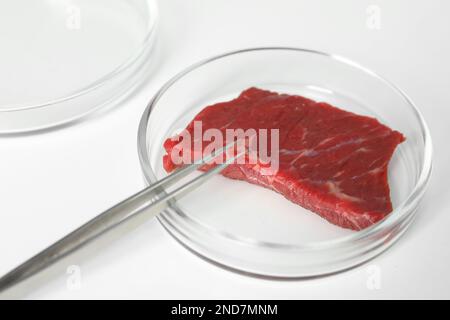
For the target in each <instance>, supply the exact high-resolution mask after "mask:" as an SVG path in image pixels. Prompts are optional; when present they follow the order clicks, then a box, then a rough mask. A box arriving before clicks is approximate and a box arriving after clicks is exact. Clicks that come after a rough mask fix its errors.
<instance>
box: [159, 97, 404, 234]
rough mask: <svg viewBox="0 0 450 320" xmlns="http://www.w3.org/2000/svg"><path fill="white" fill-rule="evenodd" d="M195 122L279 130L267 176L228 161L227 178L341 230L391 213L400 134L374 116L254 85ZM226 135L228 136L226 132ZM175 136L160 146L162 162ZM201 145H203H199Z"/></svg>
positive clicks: (167, 163) (170, 167)
mask: <svg viewBox="0 0 450 320" xmlns="http://www.w3.org/2000/svg"><path fill="white" fill-rule="evenodd" d="M194 121H201V122H202V126H203V129H204V130H206V129H208V128H217V129H220V130H221V131H222V132H223V133H224V131H225V129H237V128H241V129H244V130H246V129H249V128H254V129H260V128H264V129H273V128H278V129H279V169H278V171H277V172H276V174H275V175H264V174H262V173H261V166H259V165H251V164H232V165H229V166H228V167H227V168H226V169H224V170H223V171H222V174H223V175H224V176H225V177H228V178H232V179H239V180H245V181H247V182H250V183H253V184H257V185H261V186H264V187H266V188H270V189H272V190H274V191H276V192H279V193H280V194H282V195H283V196H284V197H286V198H287V199H289V200H291V201H292V202H294V203H296V204H299V205H301V206H302V207H304V208H307V209H309V210H311V211H313V212H316V213H317V214H319V215H320V216H322V217H323V218H325V219H326V220H328V221H329V222H331V223H333V224H336V225H338V226H341V227H344V228H350V229H354V230H361V229H364V228H367V227H368V226H370V225H372V224H374V223H376V222H378V221H379V220H381V219H383V218H384V217H385V216H386V215H388V214H389V213H390V212H391V211H392V203H391V200H390V192H389V185H388V171H387V170H388V163H389V161H390V159H391V157H392V155H393V153H394V151H395V148H396V147H397V145H398V144H400V143H401V142H402V141H404V140H405V138H404V136H403V135H402V134H401V133H399V132H397V131H394V130H391V129H390V128H388V127H387V126H385V125H383V124H381V123H379V122H378V121H377V120H376V119H374V118H370V117H366V116H360V115H356V114H354V113H351V112H347V111H344V110H341V109H338V108H336V107H333V106H331V105H329V104H327V103H323V102H315V101H313V100H310V99H307V98H304V97H301V96H293V95H287V94H278V93H276V92H270V91H266V90H261V89H257V88H250V89H247V90H245V91H243V92H242V93H241V94H240V95H239V97H238V98H236V99H234V100H231V101H229V102H222V103H217V104H215V105H212V106H208V107H206V108H204V109H203V110H202V111H201V112H200V113H199V114H197V116H196V117H195V118H194V120H193V121H192V122H191V123H190V124H189V125H188V126H187V128H186V130H187V132H189V133H191V134H193V127H194V125H193V123H194ZM224 134H225V133H224ZM179 142H180V136H176V137H173V138H169V139H167V140H166V141H165V143H164V148H165V149H166V152H167V154H166V155H165V156H164V159H163V163H164V168H165V169H166V171H168V172H170V171H172V170H174V169H175V168H177V167H178V166H177V165H175V164H174V162H173V161H172V159H171V157H170V156H169V155H170V154H171V151H172V149H173V148H174V146H176V145H177V144H178V143H179ZM202 147H204V145H202Z"/></svg>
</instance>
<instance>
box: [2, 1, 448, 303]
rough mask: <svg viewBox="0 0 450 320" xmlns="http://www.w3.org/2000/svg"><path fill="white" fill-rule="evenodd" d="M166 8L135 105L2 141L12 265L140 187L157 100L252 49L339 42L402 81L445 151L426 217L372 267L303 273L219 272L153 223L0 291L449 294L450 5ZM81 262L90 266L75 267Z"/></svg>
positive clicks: (337, 46)
mask: <svg viewBox="0 0 450 320" xmlns="http://www.w3.org/2000/svg"><path fill="white" fill-rule="evenodd" d="M369 5H376V6H378V8H379V9H380V14H381V15H380V20H379V21H380V25H379V26H380V29H373V28H370V27H369V26H370V24H369V25H368V24H367V19H368V18H369V14H370V10H369V13H368V12H367V8H368V6H369ZM160 10H161V24H160V39H159V42H158V46H159V50H160V55H159V58H158V59H159V60H158V68H157V69H156V70H155V71H154V72H153V74H151V75H149V77H148V81H147V82H146V84H145V85H143V86H142V87H141V88H140V89H139V91H137V92H136V93H135V94H134V95H133V96H132V97H131V99H130V100H129V101H127V103H126V104H123V105H121V106H120V107H118V108H116V109H114V110H112V111H111V112H108V113H106V114H104V115H103V116H102V117H97V118H94V119H91V120H89V121H87V122H84V123H81V124H78V125H76V126H71V127H69V128H66V129H62V130H57V131H53V132H49V133H45V134H38V135H32V136H22V137H14V138H5V137H1V138H0V195H1V198H0V199H1V200H0V218H1V223H0V253H1V256H0V274H2V273H5V272H6V271H8V270H9V269H11V268H12V267H14V266H15V265H17V264H18V263H20V262H22V261H23V260H24V259H26V258H28V257H29V256H30V255H32V254H34V253H36V252H37V251H39V250H40V249H42V248H44V247H46V246H47V245H49V244H51V243H52V242H53V241H55V240H57V239H58V238H60V237H61V236H63V235H64V234H66V233H67V232H68V231H70V230H72V229H74V228H75V227H77V226H79V225H80V224H82V223H83V222H85V221H87V220H88V219H90V218H92V217H94V216H95V215H96V214H98V213H99V212H101V211H102V210H104V209H106V208H108V207H109V206H111V205H113V204H115V203H117V202H118V201H120V200H122V199H123V198H125V197H126V196H128V195H131V194H132V193H134V192H135V191H137V190H139V189H140V188H142V187H143V185H144V183H143V179H142V176H141V169H140V166H139V161H138V156H137V148H136V132H137V125H138V122H139V119H140V116H141V114H142V112H143V110H144V108H145V106H146V103H147V102H148V100H149V98H151V97H152V95H153V94H154V93H155V91H156V90H157V89H158V88H159V87H160V86H161V85H162V84H163V83H164V82H165V81H166V80H168V79H169V78H170V77H171V76H172V75H174V74H175V73H176V72H178V71H180V70H181V69H182V68H184V67H186V66H188V65H189V64H191V63H193V62H195V61H197V60H200V59H202V58H206V57H208V56H211V55H213V54H218V53H221V52H224V51H229V50H233V49H240V48H244V47H252V46H266V45H267V46H278V45H280V46H297V47H302V48H312V49H317V50H322V51H327V52H332V53H336V54H339V55H343V56H346V57H348V58H350V59H353V60H355V61H358V62H360V63H361V64H363V65H365V66H367V67H369V68H371V69H373V70H376V71H377V72H378V73H380V74H382V75H383V76H385V77H386V78H388V79H389V80H391V81H392V82H394V83H396V84H397V85H398V86H400V87H401V88H402V89H403V90H404V91H405V92H406V93H407V94H408V95H409V96H410V97H411V98H412V99H413V101H415V102H416V104H417V105H418V106H419V108H420V109H421V111H422V113H423V115H424V116H425V118H426V120H427V122H428V124H429V127H430V129H431V133H432V137H433V142H434V148H435V154H434V174H433V177H432V180H431V183H430V186H429V189H428V191H427V194H426V195H425V198H424V200H423V202H422V204H421V207H420V212H419V216H418V218H417V220H416V221H415V223H414V225H413V226H412V227H411V229H410V230H409V231H408V232H407V234H406V235H405V236H404V237H403V238H402V239H401V240H400V241H399V242H398V243H397V244H396V245H395V246H394V247H392V248H391V249H390V250H388V251H387V252H385V253H384V254H382V255H381V256H379V257H378V258H376V259H374V260H373V261H371V262H369V263H368V264H365V265H363V266H360V267H358V268H356V269H353V270H351V271H348V272H344V273H340V274H338V275H333V276H328V277H324V278H319V279H313V280H305V281H273V280H262V279H257V278H251V277H246V276H243V275H238V274H235V273H232V272H229V271H226V270H223V269H221V268H218V267H216V266H214V265H211V264H209V263H208V262H205V261H204V260H202V259H200V258H198V257H197V256H195V255H193V254H191V253H190V252H189V251H187V250H186V249H184V248H183V247H182V246H180V245H179V244H178V243H177V242H176V241H175V240H173V239H172V238H171V237H170V236H169V235H168V234H167V233H166V232H165V231H164V230H163V228H162V227H161V226H160V225H159V224H158V222H157V221H156V220H153V221H148V222H147V223H145V224H143V225H141V226H139V227H138V228H137V229H135V230H134V231H133V232H131V233H128V234H126V235H125V236H123V237H122V238H120V240H116V241H114V242H113V243H112V244H111V245H109V246H106V247H104V248H103V249H102V250H101V251H97V252H95V254H92V252H90V253H89V252H87V253H86V254H84V255H83V254H78V255H76V256H74V257H72V258H70V259H66V260H64V261H62V262H61V263H59V264H57V265H56V266H54V267H53V268H51V270H48V271H46V272H44V273H42V274H41V275H40V276H39V277H37V278H35V279H32V280H31V281H27V282H25V283H23V284H22V285H20V286H18V287H17V288H16V289H14V290H10V291H9V292H7V293H5V294H3V295H0V298H33V299H47V298H61V299H72V298H74V299H79V298H149V299H163V298H164V299H169V298H175V299H178V298H181V299H188V298H191V299H206V298H218V299H222V298H224V299H228V298H230V299H231V298H233V299H239V298H254V299H258V298H268V299H272V298H274V299H277V298H284V299H303V298H377V299H378V298H450V273H449V271H448V270H449V267H450V250H449V245H450V233H449V229H450V215H449V211H450V188H449V187H448V179H449V178H450V165H449V164H450V147H449V142H448V140H449V138H448V135H449V134H448V132H449V125H448V118H449V117H450V62H449V57H450V41H449V39H450V20H449V19H448V13H449V12H450V2H449V1H446V0H441V1H439V0H431V1H407V0H390V1H389V0H385V1H381V0H370V1H368V0H346V1H332V0H329V1H325V0H321V1H309V0H308V1H307V0H304V1H303V0H292V1H290V0H281V1H270V0H213V1H210V0H189V1H186V0H163V1H160ZM372 26H373V25H372ZM91 251H92V250H91ZM94 251H95V250H94ZM71 265H76V266H78V267H79V268H77V269H75V273H72V274H71V273H70V271H72V269H70V268H69V270H68V266H71ZM374 270H375V271H376V272H375V273H376V274H375V275H376V276H378V275H379V277H378V278H377V282H376V284H375V285H373V282H371V281H372V280H373V276H374ZM78 280H79V281H78ZM378 280H379V281H378ZM371 284H372V285H371Z"/></svg>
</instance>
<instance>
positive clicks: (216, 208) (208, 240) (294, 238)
mask: <svg viewBox="0 0 450 320" xmlns="http://www.w3.org/2000/svg"><path fill="white" fill-rule="evenodd" d="M251 86H256V87H259V88H263V89H269V90H275V91H278V92H282V93H290V94H300V95H303V96H306V97H309V98H312V99H314V100H318V101H325V102H328V103H331V104H333V105H336V106H339V107H341V108H343V109H346V110H349V111H352V112H356V113H358V114H363V115H368V116H373V117H376V118H378V119H379V120H380V121H382V122H383V123H385V124H387V125H389V126H390V127H392V128H394V129H396V130H399V131H401V132H402V133H403V134H404V135H405V136H406V137H407V140H406V141H405V142H404V143H403V144H401V145H400V147H399V148H398V149H397V151H396V152H395V155H394V157H393V159H392V160H391V163H390V166H389V183H390V186H391V196H392V201H393V205H394V211H393V212H392V213H391V214H389V215H388V216H387V217H386V218H385V219H384V220H382V221H380V222H379V223H377V224H375V225H373V226H371V227H369V228H367V229H365V230H363V231H359V232H355V231H350V230H347V229H342V228H340V227H337V226H334V225H332V224H330V223H328V222H326V221H325V220H323V219H322V218H320V217H319V216H318V215H316V214H314V213H312V212H309V211H308V210H306V209H303V208H301V207H299V206H297V205H295V204H293V203H291V202H289V201H287V200H285V199H284V197H282V196H281V195H279V194H277V193H275V192H272V191H270V190H267V189H265V188H261V187H258V186H254V185H251V184H248V183H246V182H241V181H232V180H229V179H227V178H224V177H222V176H219V175H218V176H215V177H213V178H212V179H211V180H210V181H208V182H207V183H206V184H205V185H202V186H201V187H200V188H199V189H197V190H195V191H194V192H192V193H191V194H189V195H187V196H185V197H184V198H182V199H181V200H179V201H177V202H175V203H173V204H172V205H171V206H170V208H169V209H167V210H166V211H164V212H163V213H162V214H161V215H160V216H159V221H160V222H161V224H162V225H163V226H164V227H165V228H166V229H167V230H168V231H169V232H170V234H171V235H172V236H173V237H174V238H176V239H177V240H178V241H179V242H180V243H182V244H183V245H184V246H186V247H187V248H189V249H191V250H192V251H193V252H195V253H197V254H198V255H200V256H202V257H204V258H206V259H207V260H209V261H212V262H215V263H217V264H220V265H222V266H225V267H227V268H231V269H232V270H236V271H240V272H244V273H249V274H254V275H260V276H267V277H282V278H298V277H313V276H320V275H324V274H330V273H335V272H338V271H341V270H345V269H348V268H351V267H353V266H356V265H358V264H361V263H363V262H364V261H367V260H368V259H370V258H372V257H374V256H376V255H378V254H379V253H381V252H382V251H384V250H385V249H387V248H388V247H389V246H391V245H392V244H393V243H394V242H395V241H396V240H397V239H398V238H399V237H400V236H401V235H402V234H403V233H404V231H405V230H406V229H407V228H408V226H409V225H410V224H411V222H412V221H413V218H414V216H415V212H416V208H417V205H418V203H419V201H420V199H421V197H422V195H423V193H424V190H425V187H426V185H427V182H428V179H429V176H430V173H431V160H432V159H431V158H432V147H431V140H430V135H429V132H428V129H427V126H426V124H425V122H424V119H423V118H422V116H421V115H420V113H419V111H418V110H417V108H416V107H415V106H414V104H413V103H412V102H411V100H410V99H409V98H408V97H407V96H406V95H405V94H404V93H403V92H402V91H400V90H399V89H398V88H396V87H395V86H394V85H392V84H391V83H389V82H388V81H386V80H384V79H383V78H381V77H380V76H378V75H376V74H375V73H373V72H372V71H370V70H368V69H366V68H364V67H361V66H359V65H358V64H356V63H354V62H351V61H349V60H347V59H345V58H341V57H338V56H335V55H330V54H326V53H321V52H317V51H312V50H304V49H297V48H254V49H248V50H242V51H235V52H231V53H227V54H223V55H220V56H216V57H213V58H211V59H208V60H205V61H202V62H200V63H197V64H195V65H193V66H191V67H189V68H188V69H186V70H185V71H183V72H181V73H180V74H178V75H177V76H175V77H174V78H173V79H172V80H170V81H169V82H168V83H167V84H166V85H164V86H163V87H162V88H161V90H160V91H159V92H158V93H157V94H156V96H155V97H154V98H153V99H152V101H151V102H150V104H149V106H148V107H147V109H146V111H145V113H144V115H143V117H142V120H141V123H140V128H139V135H138V144H139V155H140V159H141V164H142V168H143V172H144V175H145V178H146V181H147V182H148V183H149V184H151V183H152V182H154V181H156V180H158V179H161V178H162V177H164V176H165V175H166V173H165V171H164V169H163V167H162V157H163V154H164V151H163V148H162V145H163V141H164V140H165V139H166V138H167V137H169V136H172V135H173V134H174V132H177V131H178V130H179V129H183V128H185V126H186V125H187V123H188V122H189V121H190V120H191V119H192V118H193V116H194V115H195V114H196V113H197V112H199V111H200V110H201V109H202V108H203V107H204V106H206V105H209V104H212V103H215V102H219V101H225V100H227V99H230V98H233V97H236V96H237V95H238V94H239V93H240V92H241V91H242V90H244V89H246V88H248V87H251Z"/></svg>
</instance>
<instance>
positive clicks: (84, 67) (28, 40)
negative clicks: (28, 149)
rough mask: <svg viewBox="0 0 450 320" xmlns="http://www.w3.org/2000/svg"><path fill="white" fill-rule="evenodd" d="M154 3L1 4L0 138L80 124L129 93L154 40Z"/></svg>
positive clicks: (70, 0)
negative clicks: (1, 135)
mask: <svg viewBox="0 0 450 320" xmlns="http://www.w3.org/2000/svg"><path fill="white" fill-rule="evenodd" d="M156 21H157V7H156V3H155V1H153V0H43V1H31V2H30V1H27V0H14V1H11V0H10V1H2V2H1V3H0V38H1V39H2V48H1V50H0V69H1V70H2V72H1V73H0V92H1V94H0V134H5V133H15V132H24V131H32V130H38V129H44V128H49V127H53V126H57V125H62V124H66V123H69V122H71V121H74V120H76V119H80V118H81V117H84V116H86V115H88V114H90V113H92V112H93V111H94V110H97V109H99V108H100V107H102V106H105V105H107V104H110V103H111V102H112V101H114V100H117V98H118V97H120V96H122V95H123V94H124V93H126V92H127V91H129V90H130V89H132V87H133V86H134V85H135V84H136V83H138V81H139V79H140V77H142V75H143V74H144V73H145V68H144V67H145V66H146V65H147V64H149V61H151V59H150V55H151V53H152V50H151V49H152V47H153V43H154V38H155V37H154V35H155V26H156Z"/></svg>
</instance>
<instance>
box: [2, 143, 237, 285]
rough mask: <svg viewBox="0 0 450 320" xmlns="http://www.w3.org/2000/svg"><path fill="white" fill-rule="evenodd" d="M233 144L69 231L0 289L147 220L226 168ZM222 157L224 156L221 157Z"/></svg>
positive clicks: (17, 270)
mask: <svg viewBox="0 0 450 320" xmlns="http://www.w3.org/2000/svg"><path fill="white" fill-rule="evenodd" d="M235 144H236V141H235V142H233V143H231V144H228V145H226V146H224V147H223V148H221V149H219V150H216V152H214V153H213V154H210V155H209V156H206V157H203V159H201V160H198V161H196V162H193V163H192V164H189V165H187V166H185V167H183V168H182V169H179V170H177V171H175V172H174V173H172V174H170V175H168V176H166V177H165V178H163V179H162V180H159V181H157V182H155V183H153V184H151V185H150V186H148V187H147V188H145V189H144V190H142V191H140V192H138V193H136V194H134V195H132V196H131V197H129V198H127V199H126V200H124V201H122V202H120V203H119V204H117V205H115V206H113V207H112V208H110V209H108V210H106V211H104V212H103V213H101V214H100V215H98V216H96V217H95V218H93V219H92V220H90V221H88V222H87V223H85V224H84V225H82V226H81V227H79V228H78V229H76V230H74V231H72V232H71V233H69V234H68V235H66V236H65V237H63V238H62V239H60V240H58V241H57V242H55V243H54V244H52V245H51V246H49V247H47V248H46V249H44V250H43V251H41V252H39V253H38V254H36V255H35V256H33V257H32V258H30V259H28V260H27V261H25V262H24V263H22V264H21V265H19V266H18V267H16V268H15V269H13V270H12V271H10V272H8V273H7V274H6V275H4V276H3V277H1V278H0V292H2V291H5V290H6V289H8V288H11V287H12V286H14V285H16V284H18V283H20V282H22V281H23V280H25V279H28V278H30V277H32V276H33V275H35V274H37V273H39V272H40V271H42V270H44V269H46V268H47V267H49V266H51V265H53V264H54V263H55V262H57V261H58V260H60V259H62V258H64V257H66V256H68V255H69V254H71V253H73V252H75V251H77V250H78V249H80V248H82V247H83V246H85V245H86V244H88V243H90V242H92V241H94V240H95V239H97V238H98V237H100V236H101V235H103V234H104V233H106V232H108V231H110V230H112V229H114V228H116V227H118V226H119V225H121V224H123V223H126V222H127V221H129V220H131V219H132V218H135V217H138V216H139V217H141V218H143V219H150V218H152V217H155V216H157V215H158V214H159V213H160V212H161V211H163V210H164V209H166V208H167V207H168V206H169V205H170V203H171V202H172V201H176V200H178V199H179V198H181V197H182V196H184V195H186V194H187V193H189V192H191V191H193V190H194V189H196V188H197V187H198V186H200V185H202V184H203V183H204V182H206V181H207V180H208V179H209V178H210V177H212V176H213V175H215V174H216V173H218V172H220V171H221V170H223V169H225V167H227V166H228V165H229V164H230V163H232V162H233V161H234V160H235V159H237V158H238V157H240V156H241V155H242V154H243V152H240V153H239V152H238V153H235V154H233V155H230V153H229V152H227V151H228V150H229V149H230V148H233V150H234V145H235ZM223 153H226V154H227V157H226V160H225V161H222V162H221V163H219V164H217V165H215V166H213V167H212V168H211V169H209V170H208V171H205V172H202V174H201V175H199V176H197V177H195V178H193V179H190V180H189V181H188V182H186V183H184V184H182V185H181V186H179V187H177V188H175V190H173V191H171V192H167V188H169V187H171V186H174V185H175V184H176V183H177V182H180V181H181V180H182V179H183V178H186V177H187V176H188V175H189V174H191V173H193V172H194V171H196V170H197V169H199V168H200V167H202V166H203V165H205V164H206V163H208V162H210V161H212V160H214V159H215V158H217V157H219V156H223ZM223 158H224V157H222V158H221V159H223Z"/></svg>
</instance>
